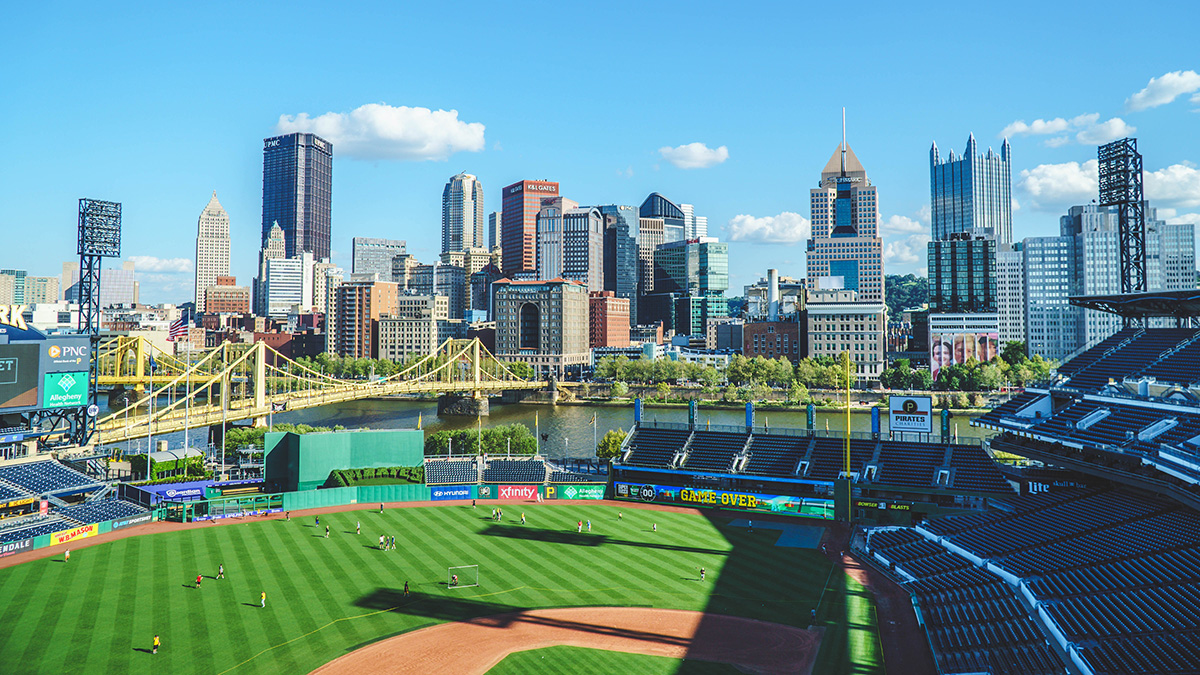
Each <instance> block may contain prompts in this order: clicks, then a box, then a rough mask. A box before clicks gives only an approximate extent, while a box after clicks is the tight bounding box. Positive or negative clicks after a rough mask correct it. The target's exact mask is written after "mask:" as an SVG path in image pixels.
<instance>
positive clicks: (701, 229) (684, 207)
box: [679, 204, 708, 239]
mask: <svg viewBox="0 0 1200 675" xmlns="http://www.w3.org/2000/svg"><path fill="white" fill-rule="evenodd" d="M679 210H680V211H683V238H684V239H699V238H700V237H707V236H708V216H698V215H696V207H695V206H692V205H691V204H680V205H679Z"/></svg>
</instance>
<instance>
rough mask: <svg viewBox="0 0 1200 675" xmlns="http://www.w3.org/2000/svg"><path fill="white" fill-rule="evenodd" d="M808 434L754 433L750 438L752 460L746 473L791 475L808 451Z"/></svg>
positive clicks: (745, 470)
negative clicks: (771, 434) (772, 434)
mask: <svg viewBox="0 0 1200 675" xmlns="http://www.w3.org/2000/svg"><path fill="white" fill-rule="evenodd" d="M808 440H809V439H808V437H806V436H768V435H766V434H754V437H753V438H752V439H751V440H750V461H749V462H747V463H746V468H745V469H744V470H743V472H744V473H748V474H757V475H761V476H781V477H782V476H791V475H794V474H795V471H796V465H797V464H799V463H800V459H801V458H802V457H804V453H805V452H807V451H808Z"/></svg>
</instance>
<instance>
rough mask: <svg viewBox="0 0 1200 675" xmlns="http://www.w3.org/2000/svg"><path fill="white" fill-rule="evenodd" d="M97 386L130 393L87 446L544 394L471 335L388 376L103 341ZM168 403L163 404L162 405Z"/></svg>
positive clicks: (234, 351)
mask: <svg viewBox="0 0 1200 675" xmlns="http://www.w3.org/2000/svg"><path fill="white" fill-rule="evenodd" d="M99 371H100V374H99V378H98V385H99V387H100V388H101V389H108V390H114V389H115V390H118V392H119V391H120V390H121V389H125V390H127V391H131V392H132V393H133V394H134V395H133V396H128V395H127V396H128V397H127V398H125V403H122V404H121V405H119V406H112V408H113V410H114V412H112V413H110V414H109V415H107V416H106V417H102V418H100V419H99V420H97V423H96V429H97V437H96V438H94V439H93V441H94V442H97V443H100V442H103V443H116V442H120V441H125V440H129V439H134V438H142V437H145V436H150V435H158V434H167V433H172V432H175V431H182V430H184V429H191V428H196V427H208V426H216V425H223V424H228V423H230V422H236V421H239V420H247V419H250V420H255V423H262V422H264V421H265V420H266V418H267V416H268V415H270V414H271V412H272V410H276V411H278V410H281V409H283V406H284V404H286V409H287V410H299V409H303V408H314V407H317V406H322V405H327V404H330V403H340V402H342V401H353V400H357V399H363V398H373V397H379V396H399V395H407V394H469V395H471V396H473V397H476V398H478V397H482V396H486V395H487V394H488V393H498V392H505V391H514V390H537V389H545V388H547V383H546V382H545V381H543V380H536V379H531V378H522V377H518V376H517V375H515V374H514V373H513V372H512V370H511V369H510V367H509V366H508V365H507V364H505V363H502V362H500V361H498V360H497V359H496V358H495V357H493V356H492V355H491V354H490V353H488V351H487V349H486V348H485V347H484V346H483V345H482V344H481V343H480V342H479V340H478V339H472V340H454V339H451V340H446V341H445V342H443V343H442V344H441V345H440V346H439V347H438V348H437V349H436V350H435V351H434V352H433V353H431V354H427V355H424V356H422V357H420V358H414V359H410V362H409V363H407V364H405V365H402V366H399V369H398V371H397V372H396V373H394V374H392V375H389V376H387V377H378V378H371V377H367V376H364V377H361V378H357V379H346V378H337V377H334V376H332V375H329V374H326V373H323V372H320V370H318V369H317V368H314V367H313V366H310V365H305V364H302V363H298V362H296V361H294V360H292V359H290V358H288V357H286V356H284V355H282V354H280V353H279V352H277V351H276V350H274V349H272V348H271V347H270V346H268V345H267V344H266V343H263V342H256V343H253V344H237V343H227V344H224V345H222V346H221V347H218V348H216V349H213V350H211V351H208V352H204V353H195V354H193V355H191V356H184V357H178V356H175V355H172V354H168V353H167V352H164V351H162V350H159V349H157V348H156V347H154V346H153V345H152V344H151V343H150V342H148V341H146V340H145V339H144V338H142V337H140V336H138V337H115V338H110V339H107V340H103V341H102V342H101V345H100V363H99ZM164 401H165V403H164Z"/></svg>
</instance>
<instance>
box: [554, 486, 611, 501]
mask: <svg viewBox="0 0 1200 675" xmlns="http://www.w3.org/2000/svg"><path fill="white" fill-rule="evenodd" d="M552 487H554V488H555V493H556V494H555V495H547V496H549V497H551V498H552V499H554V498H557V499H604V491H605V488H606V487H607V486H605V485H556V486H552Z"/></svg>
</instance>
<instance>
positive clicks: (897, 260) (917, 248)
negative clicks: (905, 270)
mask: <svg viewBox="0 0 1200 675" xmlns="http://www.w3.org/2000/svg"><path fill="white" fill-rule="evenodd" d="M930 239H931V237H930V236H929V235H928V234H910V235H908V236H907V237H905V238H903V239H898V240H896V241H889V242H887V243H885V244H884V245H883V261H884V263H886V264H888V265H917V264H918V263H920V265H918V266H917V269H918V270H920V271H921V273H922V274H924V267H925V260H926V258H927V257H928V256H927V253H928V244H929V240H930Z"/></svg>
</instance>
